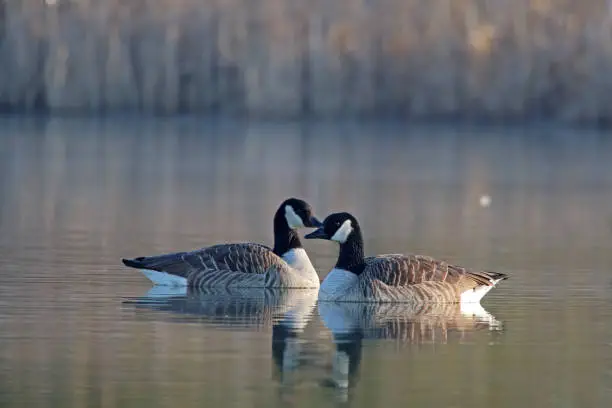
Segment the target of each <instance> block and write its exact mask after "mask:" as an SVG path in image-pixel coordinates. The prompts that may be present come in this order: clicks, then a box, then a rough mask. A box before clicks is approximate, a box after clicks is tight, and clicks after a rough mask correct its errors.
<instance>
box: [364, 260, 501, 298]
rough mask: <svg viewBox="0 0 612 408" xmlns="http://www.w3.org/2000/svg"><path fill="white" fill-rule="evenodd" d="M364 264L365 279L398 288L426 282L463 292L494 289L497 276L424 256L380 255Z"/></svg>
mask: <svg viewBox="0 0 612 408" xmlns="http://www.w3.org/2000/svg"><path fill="white" fill-rule="evenodd" d="M365 261H366V269H365V270H364V271H363V274H362V275H363V279H366V280H378V281H380V282H382V283H384V284H386V285H388V286H396V287H398V286H410V285H416V284H419V283H423V282H440V283H442V282H446V283H449V284H451V285H453V286H456V287H457V288H458V289H459V290H460V291H464V290H468V289H472V288H474V287H477V286H481V285H491V278H493V275H495V274H490V273H488V272H471V271H468V270H467V269H465V268H463V267H461V266H457V265H451V264H449V263H447V262H444V261H440V260H437V259H433V258H431V257H428V256H422V255H402V254H398V255H395V254H393V255H378V256H373V257H368V258H366V259H365ZM500 275H501V274H500Z"/></svg>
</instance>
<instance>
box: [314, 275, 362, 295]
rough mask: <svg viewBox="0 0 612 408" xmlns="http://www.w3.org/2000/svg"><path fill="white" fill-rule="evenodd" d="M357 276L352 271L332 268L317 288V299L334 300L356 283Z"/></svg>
mask: <svg viewBox="0 0 612 408" xmlns="http://www.w3.org/2000/svg"><path fill="white" fill-rule="evenodd" d="M358 281H359V277H358V276H357V275H355V274H354V273H353V272H350V271H346V270H344V269H339V268H334V269H332V270H331V271H330V272H329V273H328V274H327V276H326V277H325V279H324V280H323V283H321V288H320V289H319V300H334V299H336V298H338V297H340V296H342V294H344V293H345V292H346V291H347V290H349V289H350V288H352V287H353V286H354V285H357V282H358Z"/></svg>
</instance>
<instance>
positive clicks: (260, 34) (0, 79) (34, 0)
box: [0, 0, 612, 123]
mask: <svg viewBox="0 0 612 408" xmlns="http://www.w3.org/2000/svg"><path fill="white" fill-rule="evenodd" d="M611 33H612V4H610V2H609V0H585V1H572V0H457V1H448V0H430V1H422V0H339V1H333V2H329V1H319V0H315V1H282V0H96V1H94V0H1V1H0V61H1V62H2V63H1V64H0V109H1V110H2V111H13V112H41V111H42V112H52V113H59V112H78V113H100V112H125V111H137V112H145V113H156V114H176V113H198V114H202V113H206V114H227V115H240V116H248V117H273V118H294V117H302V116H305V115H309V116H315V117H337V116H344V117H353V118H354V117H363V116H368V117H380V116H381V115H384V116H394V117H400V118H411V119H416V118H419V119H431V118H454V119H456V118H461V119H466V120H483V119H487V120H506V121H507V120H512V121H515V120H524V119H527V118H529V119H551V120H552V119H554V120H557V121H562V122H574V123H575V122H579V123H581V122H586V123H601V122H603V123H608V122H609V121H610V119H611V118H612V108H611V106H612V103H611V102H612V100H611V98H612V96H610V95H612V92H611V91H612V80H610V76H609V75H608V72H609V71H610V70H611V69H612V51H611V48H610V36H611Z"/></svg>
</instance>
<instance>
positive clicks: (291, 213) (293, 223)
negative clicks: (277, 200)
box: [285, 205, 304, 229]
mask: <svg viewBox="0 0 612 408" xmlns="http://www.w3.org/2000/svg"><path fill="white" fill-rule="evenodd" d="M285 219H286V220H287V224H288V225H289V228H291V229H296V228H302V227H303V226H304V221H303V220H302V218H301V217H300V216H298V215H297V214H296V213H295V210H294V209H293V207H292V206H290V205H286V206H285Z"/></svg>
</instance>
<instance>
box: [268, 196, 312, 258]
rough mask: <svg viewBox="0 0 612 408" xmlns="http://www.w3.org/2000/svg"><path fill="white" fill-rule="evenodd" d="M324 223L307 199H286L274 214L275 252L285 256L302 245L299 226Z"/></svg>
mask: <svg viewBox="0 0 612 408" xmlns="http://www.w3.org/2000/svg"><path fill="white" fill-rule="evenodd" d="M322 225H323V224H322V223H321V221H319V220H318V219H317V217H315V216H314V214H313V211H312V207H310V204H308V203H307V202H306V201H304V200H300V199H298V198H288V199H286V200H285V201H283V202H282V203H281V205H280V207H279V208H278V210H277V211H276V214H275V215H274V253H276V254H277V255H279V256H283V254H285V253H286V252H287V251H289V250H291V249H293V248H301V247H302V244H301V242H300V238H299V236H298V234H297V231H296V230H297V229H298V228H317V227H320V226H322Z"/></svg>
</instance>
